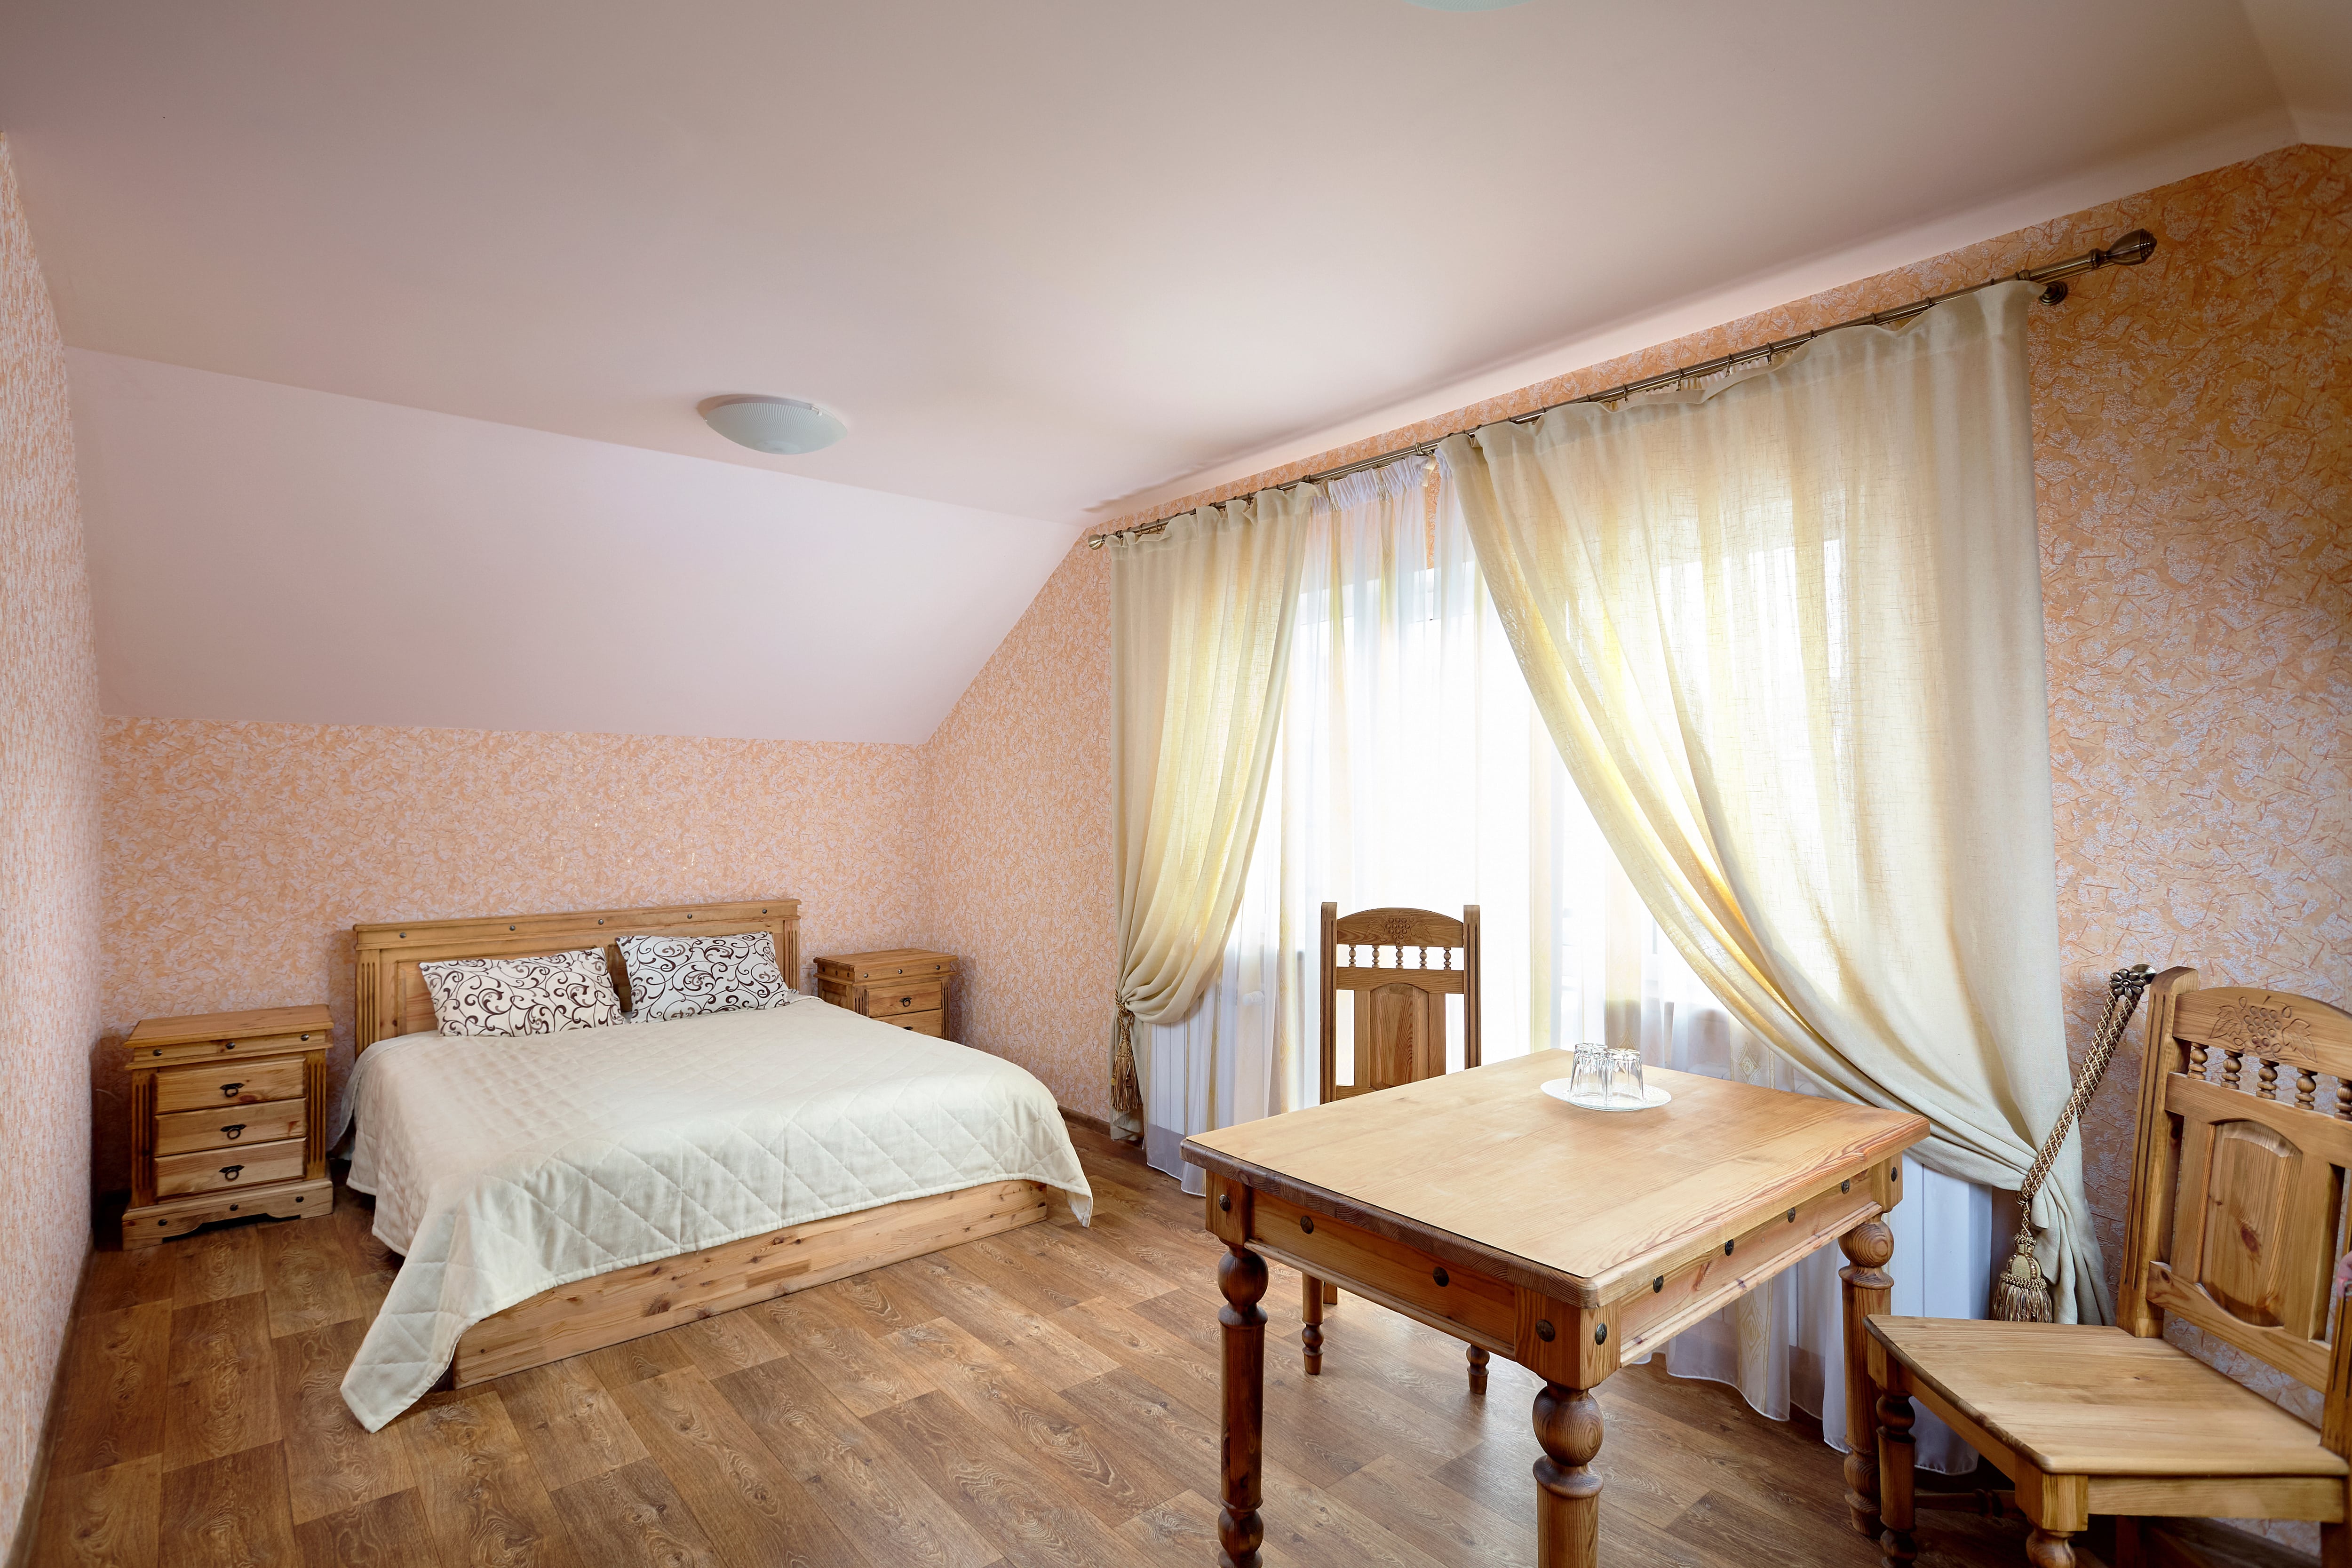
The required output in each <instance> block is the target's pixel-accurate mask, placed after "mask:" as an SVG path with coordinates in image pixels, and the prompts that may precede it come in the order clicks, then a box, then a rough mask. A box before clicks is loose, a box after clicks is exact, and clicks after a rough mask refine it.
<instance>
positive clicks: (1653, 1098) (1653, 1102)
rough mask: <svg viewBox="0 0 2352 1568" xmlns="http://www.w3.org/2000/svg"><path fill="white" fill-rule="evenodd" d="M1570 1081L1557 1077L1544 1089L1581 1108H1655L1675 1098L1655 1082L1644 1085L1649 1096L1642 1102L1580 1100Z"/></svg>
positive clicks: (1555, 1096) (1553, 1095) (1558, 1098)
mask: <svg viewBox="0 0 2352 1568" xmlns="http://www.w3.org/2000/svg"><path fill="white" fill-rule="evenodd" d="M1568 1083H1569V1080H1568V1079H1564V1078H1556V1079H1552V1080H1551V1081H1550V1082H1549V1083H1547V1084H1545V1085H1544V1086H1543V1091H1544V1092H1545V1093H1546V1094H1548V1095H1550V1096H1551V1097H1552V1098H1553V1099H1554V1100H1567V1101H1568V1102H1569V1104H1570V1105H1573V1106H1575V1107H1576V1108H1577V1109H1578V1110H1657V1109H1658V1107H1660V1106H1661V1105H1664V1104H1665V1103H1666V1101H1668V1100H1672V1099H1674V1096H1673V1095H1671V1094H1668V1093H1667V1092H1666V1091H1665V1090H1664V1089H1660V1088H1659V1087H1658V1086H1657V1085H1656V1084H1654V1083H1653V1084H1645V1085H1643V1090H1644V1092H1645V1093H1646V1094H1647V1095H1648V1097H1649V1098H1648V1099H1646V1100H1643V1102H1642V1103H1641V1104H1639V1105H1609V1104H1604V1103H1603V1102H1601V1101H1600V1100H1578V1099H1576V1098H1574V1097H1573V1096H1571V1095H1570V1093H1569V1092H1568Z"/></svg>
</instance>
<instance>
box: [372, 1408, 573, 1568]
mask: <svg viewBox="0 0 2352 1568" xmlns="http://www.w3.org/2000/svg"><path fill="white" fill-rule="evenodd" d="M405 1419H406V1420H407V1421H408V1423H409V1426H408V1438H409V1447H410V1451H411V1453H413V1454H414V1455H415V1462H416V1471H417V1479H418V1482H419V1487H418V1490H419V1493H420V1495H421V1498H422V1500H423V1502H424V1505H425V1510H424V1511H425V1528H426V1529H427V1530H428V1531H430V1532H431V1534H432V1537H433V1542H434V1545H435V1548H436V1552H438V1555H439V1557H440V1560H441V1561H442V1562H444V1563H450V1564H452V1565H454V1564H457V1563H479V1564H486V1565H487V1564H497V1565H499V1568H526V1565H528V1568H552V1565H553V1564H557V1563H577V1562H584V1561H587V1560H586V1559H583V1558H581V1557H580V1556H579V1555H578V1554H577V1553H576V1552H573V1551H572V1537H571V1532H570V1531H567V1530H565V1529H564V1527H563V1524H562V1521H560V1520H559V1519H557V1517H556V1514H555V1506H554V1504H552V1503H551V1502H550V1501H549V1500H548V1498H547V1491H546V1489H545V1488H544V1487H543V1486H541V1483H540V1479H539V1471H538V1469H537V1468H535V1467H534V1466H533V1465H532V1464H531V1462H530V1453H529V1451H528V1450H527V1449H525V1448H524V1447H523V1444H522V1439H521V1437H520V1436H518V1435H517V1434H516V1432H515V1429H514V1424H513V1422H511V1421H510V1420H509V1419H508V1417H507V1412H506V1406H505V1405H504V1404H503V1403H502V1402H501V1401H500V1399H499V1396H498V1395H497V1394H475V1395H474V1396H472V1397H470V1398H465V1399H457V1400H453V1401H451V1402H449V1403H448V1404H446V1405H435V1406H434V1407H433V1408H431V1409H429V1410H424V1411H418V1412H414V1413H412V1414H411V1415H409V1416H408V1417H406V1418H405Z"/></svg>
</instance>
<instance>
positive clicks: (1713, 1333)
mask: <svg viewBox="0 0 2352 1568" xmlns="http://www.w3.org/2000/svg"><path fill="white" fill-rule="evenodd" d="M1306 527H1307V559H1306V564H1305V567H1304V570H1303V573H1302V576H1301V581H1300V588H1299V608H1298V615H1299V618H1298V623H1297V626H1296V627H1295V629H1294V631H1293V634H1292V638H1291V643H1290V649H1289V658H1288V664H1287V668H1286V688H1285V692H1284V707H1283V713H1282V721H1281V727H1280V731H1279V738H1278V740H1277V742H1276V758H1275V761H1274V765H1273V766H1274V771H1273V773H1272V775H1271V776H1270V779H1269V782H1268V784H1267V788H1266V804H1265V815H1264V816H1263V818H1262V820H1261V823H1260V826H1259V829H1258V834H1257V838H1256V841H1255V846H1254V847H1253V850H1252V858H1251V861H1250V868H1249V875H1248V879H1247V881H1246V884H1245V886H1244V891H1243V894H1242V902H1241V908H1240V912H1239V914H1238V916H1237V917H1236V919H1235V921H1234V931H1233V935H1232V938H1231V940H1230V941H1229V942H1227V944H1226V947H1225V952H1224V962H1223V970H1222V972H1221V973H1219V974H1218V976H1217V977H1216V978H1215V979H1214V980H1213V982H1212V984H1210V985H1209V987H1208V989H1207V990H1206V991H1205V992H1204V993H1203V994H1202V999H1201V1001H1200V1004H1199V1005H1197V1006H1196V1007H1195V1008H1194V1009H1193V1010H1192V1013H1191V1014H1190V1015H1189V1016H1186V1017H1185V1018H1184V1019H1183V1020H1182V1021H1181V1022H1179V1023H1174V1024H1160V1025H1153V1026H1149V1028H1148V1039H1147V1041H1146V1044H1147V1047H1148V1048H1147V1051H1146V1052H1145V1053H1144V1054H1145V1056H1146V1058H1147V1060H1148V1062H1149V1067H1148V1068H1147V1072H1148V1080H1147V1082H1146V1085H1145V1095H1144V1100H1145V1104H1146V1106H1147V1114H1146V1128H1145V1152H1146V1155H1147V1158H1148V1159H1149V1160H1150V1163H1152V1164H1153V1165H1155V1166H1157V1167H1158V1168H1159V1169H1160V1170H1163V1171H1166V1172H1168V1173H1170V1174H1171V1175H1177V1176H1180V1177H1181V1178H1182V1179H1183V1180H1184V1181H1185V1183H1186V1188H1187V1190H1188V1191H1192V1192H1199V1191H1201V1190H1202V1177H1201V1173H1200V1172H1199V1171H1198V1170H1197V1169H1195V1168H1193V1167H1192V1166H1189V1165H1185V1164H1183V1163H1181V1161H1180V1160H1179V1158H1178V1155H1177V1147H1178V1145H1179V1144H1180V1143H1181V1142H1182V1141H1183V1138H1184V1137H1185V1135H1186V1134H1187V1133H1190V1132H1194V1131H1207V1130H1209V1129H1211V1128H1215V1127H1223V1126H1230V1125H1232V1124H1233V1123H1234V1122H1238V1121H1249V1120H1253V1119H1255V1118H1256V1117H1260V1116H1267V1115H1273V1114H1276V1113H1277V1112H1279V1111H1283V1110H1291V1109H1293V1108H1295V1107H1297V1106H1302V1105H1307V1104H1311V1103H1312V1102H1313V1100H1314V1098H1315V1092H1316V1091H1315V1084H1316V1080H1317V1063H1316V1061H1315V1057H1314V1051H1315V1041H1316V1039H1317V1037H1318V1017H1317V1016H1316V1009H1317V1006H1318V997H1317V994H1316V987H1315V973H1316V970H1315V965H1316V963H1317V958H1318V955H1317V952H1316V950H1315V943H1316V940H1317V929H1318V928H1317V921H1316V913H1317V910H1318V906H1319V905H1321V904H1322V903H1323V901H1324V900H1331V901H1333V902H1336V903H1338V904H1339V907H1340V909H1341V910H1343V911H1345V910H1354V909H1362V908H1369V907H1372V906H1376V905H1381V904H1391V903H1393V904H1405V905H1414V906H1419V907H1423V908H1427V909H1435V910H1446V911H1449V912H1450V911H1452V910H1458V909H1459V908H1460V907H1461V906H1462V905H1463V904H1465V903H1475V904H1477V905H1479V906H1480V921H1481V925H1482V928H1483V936H1484V947H1485V952H1484V958H1485V967H1486V984H1485V987H1484V992H1485V994H1484V998H1483V1000H1484V1004H1485V1014H1486V1016H1485V1034H1484V1040H1483V1046H1484V1050H1485V1055H1486V1059H1487V1060H1489V1061H1496V1060H1500V1059H1502V1058H1507V1057H1512V1056H1517V1055H1520V1054H1522V1053H1524V1052H1527V1051H1529V1050H1539V1049H1544V1048H1546V1047H1552V1046H1565V1045H1570V1044H1572V1043H1574V1042H1575V1041H1577V1040H1606V1041H1608V1042H1609V1043H1610V1044H1612V1045H1628V1046H1635V1047H1639V1048H1640V1049H1641V1050H1642V1051H1643V1056H1644V1057H1645V1058H1647V1059H1648V1060H1650V1061H1652V1062H1655V1063H1657V1064H1658V1065H1661V1066H1665V1067H1673V1068H1679V1069H1681V1070H1684V1071H1688V1072H1700V1073H1707V1074H1710V1075H1713V1076H1717V1077H1727V1078H1737V1079H1740V1080H1742V1081H1746V1082H1754V1083H1764V1084H1769V1085H1771V1086H1773V1087H1776V1088H1783V1089H1795V1090H1797V1091H1798V1092H1801V1093H1811V1092H1817V1089H1816V1086H1814V1085H1812V1084H1811V1082H1810V1081H1809V1080H1807V1079H1804V1078H1803V1077H1802V1075H1801V1074H1799V1073H1798V1072H1796V1071H1795V1070H1794V1069H1793V1068H1789V1067H1788V1066H1787V1065H1786V1064H1785V1063H1784V1062H1783V1061H1782V1060H1781V1059H1780V1058H1779V1057H1778V1055H1777V1054H1776V1053H1773V1052H1771V1051H1769V1050H1768V1049H1767V1048H1766V1047H1765V1046H1764V1045H1763V1043H1762V1041H1760V1040H1759V1038H1758V1037H1756V1036H1755V1035H1754V1034H1752V1033H1751V1032H1750V1031H1748V1029H1747V1028H1746V1027H1745V1026H1743V1025H1741V1024H1740V1023H1738V1020H1736V1019H1735V1018H1734V1017H1733V1016H1731V1015H1730V1014H1729V1013H1727V1011H1726V1010H1725V1009H1724V1008H1723V1007H1722V1005H1720V1004H1719V1003H1717V1000H1716V999H1715V998H1714V997H1713V996H1712V995H1711V994H1708V992H1707V991H1706V987H1705V986H1704V985H1703V984H1701V983H1700V982H1699V981H1698V979H1697V978H1696V975H1694V974H1693V973H1691V971H1690V969H1689V967H1688V966H1687V965H1686V964H1685V963H1683V961H1682V959H1681V958H1680V956H1679V955H1678V954H1677V953H1676V952H1675V950H1674V948H1673V946H1672V944H1671V943H1670V942H1666V941H1665V940H1664V937H1663V934H1662V933H1661V932H1660V931H1659V930H1658V927H1657V925H1656V922H1655V921H1653V920H1652V919H1651V918H1650V916H1649V913H1648V911H1647V910H1645V909H1644V908H1643V904H1642V901H1641V900H1640V898H1639V897H1638V896H1637V895H1636V894H1635V893H1634V891H1633V886H1632V884H1631V883H1630V882H1629V881H1628V880H1627V879H1626V878H1625V876H1624V874H1623V873H1622V871H1621V870H1620V869H1619V868H1618V866H1617V863H1616V861H1615V859H1614V858H1612V855H1611V854H1610V851H1609V848H1608V847H1607V845H1606V844H1605V843H1604V842H1603V840H1602V838H1601V833H1600V830H1599V828H1598V827H1597V826H1595V825H1594V823H1593V821H1592V817H1591V813H1590V812H1588V811H1587V810H1586V809H1585V806H1584V804H1583V801H1582V800H1581V798H1580V796H1579V795H1577V793H1576V791H1575V789H1574V787H1573V786H1572V785H1571V784H1570V782H1569V780H1568V776H1567V773H1566V771H1565V769H1564V768H1563V766H1562V765H1561V763H1560V760H1559V752H1558V751H1557V750H1556V749H1555V748H1554V746H1553V745H1552V743H1551V739H1550V736H1549V733H1548V732H1547V731H1546V730H1545V729H1544V726H1543V721H1542V718H1541V716H1540V715H1539V714H1538V712H1537V711H1536V709H1535V705H1534V702H1533V700H1532V699H1531V698H1530V696H1529V694H1528V688H1527V683H1526V680H1525V678H1524V677H1523V676H1522V675H1521V673H1520V671H1519V668H1518V663H1517V658H1515V656H1514V654H1513V652H1512V650H1511V647H1510V645H1509V642H1508V641H1507V637H1505V634H1504V631H1503V627H1502V625H1501V622H1500V621H1499V619H1498V618H1497V617H1496V614H1495V610H1494V607H1493V605H1492V604H1491V603H1490V602H1489V600H1488V596H1487V594H1486V584H1485V581H1484V579H1483V578H1482V577H1481V575H1480V574H1479V571H1478V566H1477V563H1476V558H1475V554H1474V552H1473V551H1472V549H1471V545H1470V539H1469V534H1468V531H1467V529H1466V527H1465V524H1464V521H1463V518H1462V514H1461V510H1460V508H1459V506H1458V505H1457V504H1456V503H1455V499H1454V494H1453V492H1452V489H1451V486H1450V485H1449V484H1447V483H1444V482H1443V481H1442V480H1439V479H1436V478H1435V477H1434V476H1433V475H1431V474H1430V472H1429V470H1428V468H1427V466H1426V465H1425V464H1423V462H1421V461H1419V460H1412V461H1408V462H1403V463H1397V464H1391V465H1389V466H1387V467H1385V468H1377V469H1372V470H1369V471H1367V472H1364V473H1360V474H1354V475H1349V476H1347V477H1345V478H1343V479H1338V480H1334V481H1333V482H1332V483H1331V484H1330V486H1329V487H1328V493H1327V496H1326V504H1325V505H1324V506H1323V507H1322V508H1321V509H1320V510H1318V511H1317V512H1316V514H1315V515H1314V516H1313V517H1312V518H1311V519H1310V520H1308V521H1307V524H1306ZM1344 1002H1345V999H1344V998H1343V999H1342V1004H1343V1005H1344ZM1138 1032H1139V1036H1140V1035H1145V1034H1147V1030H1146V1029H1144V1028H1140V1027H1139V1031H1138ZM1340 1033H1341V1037H1342V1039H1343V1040H1344V1039H1345V1038H1346V1037H1347V1031H1346V1030H1345V1029H1344V1028H1343V1029H1342V1030H1341V1032H1340ZM1448 1040H1449V1044H1450V1045H1451V1047H1452V1049H1453V1055H1454V1064H1455V1065H1458V1064H1459V1061H1460V1034H1459V1026H1458V1016H1457V1017H1456V1019H1450V1020H1449V1028H1448ZM1344 1076H1345V1075H1344V1071H1343V1079H1344ZM1904 1179H1905V1186H1906V1200H1905V1202H1904V1204H1903V1205H1902V1206H1901V1207H1900V1208H1899V1209H1897V1210H1896V1211H1895V1215H1894V1216H1893V1224H1894V1226H1895V1263H1894V1266H1893V1272H1894V1274H1895V1281H1896V1284H1895V1310H1897V1311H1902V1312H1918V1313H1927V1314H1930V1315H1934V1316H1940V1317H1972V1316H1976V1315H1978V1314H1979V1313H1980V1312H1981V1311H1982V1310H1983V1305H1984V1301H1985V1298H1986V1294H1987V1291H1988V1289H1989V1288H1990V1282H1991V1273H1992V1268H1993V1258H1994V1253H1995V1249H1996V1246H1997V1244H1998V1243H1999V1242H2000V1240H2001V1239H2003V1238H2005V1237H2006V1236H2007V1235H2008V1230H2006V1229H2002V1228H2000V1223H2001V1221H2002V1219H2003V1216H2002V1215H1997V1214H1996V1213H1995V1212H1994V1205H1995V1194H1992V1193H1991V1192H1990V1191H1989V1190H1988V1189H1987V1188H1985V1187H1982V1186H1979V1185H1977V1184H1971V1183H1966V1182H1960V1181H1957V1180H1954V1179H1953V1178H1950V1177H1948V1176H1943V1175H1940V1174H1937V1173H1934V1172H1931V1171H1928V1170H1927V1168H1926V1167H1924V1166H1921V1165H1919V1164H1917V1163H1916V1162H1906V1171H1905V1177H1904ZM2011 1228H2014V1227H2013V1226H2011ZM1841 1261H1843V1259H1842V1258H1839V1257H1838V1255H1837V1254H1836V1252H1835V1250H1834V1249H1832V1250H1831V1251H1830V1252H1827V1253H1824V1254H1822V1255H1819V1256H1817V1257H1815V1258H1811V1259H1810V1260H1808V1262H1807V1263H1806V1264H1804V1265H1801V1266H1800V1267H1799V1268H1795V1269H1791V1270H1790V1271H1788V1272H1787V1273H1784V1274H1783V1275H1781V1276H1780V1279H1777V1280H1776V1281H1774V1282H1773V1284H1772V1285H1771V1286H1769V1288H1767V1289H1764V1290H1760V1291H1759V1292H1757V1293H1756V1294H1754V1295H1752V1296H1750V1297H1748V1299H1747V1300H1744V1301H1742V1302H1740V1303H1739V1304H1738V1305H1737V1306H1735V1307H1733V1308H1731V1309H1729V1310H1726V1311H1725V1312H1722V1313H1719V1314H1717V1316H1716V1317H1715V1318H1713V1319H1710V1320H1708V1321H1706V1322H1704V1323H1700V1324H1697V1325H1695V1326H1694V1327H1692V1328H1691V1329H1689V1330H1686V1331H1685V1332H1684V1333H1683V1334H1682V1335H1680V1336H1679V1337H1678V1338H1677V1339H1676V1340H1675V1342H1673V1343H1671V1344H1670V1345H1669V1346H1668V1347H1667V1348H1666V1351H1665V1352H1664V1353H1665V1355H1666V1358H1667V1366H1668V1369H1669V1370H1670V1371H1672V1372H1674V1373H1675V1374H1677V1375H1680V1376H1690V1377H1704V1378H1710V1379H1713V1380H1716V1381H1718V1382H1723V1383H1727V1384H1732V1385H1734V1386H1735V1387H1737V1388H1738V1390H1739V1392H1740V1393H1741V1394H1742V1395H1743V1396H1744V1397H1745V1398H1746V1399H1747V1400H1748V1403H1749V1404H1750V1405H1754V1406H1755V1407H1756V1409H1758V1410H1759V1411H1760V1412H1761V1413H1763V1414H1765V1415H1770V1416H1773V1417H1775V1418H1778V1419H1786V1418H1787V1416H1788V1415H1789V1412H1790V1408H1791V1406H1794V1407H1796V1408H1800V1409H1804V1410H1807V1411H1811V1412H1812V1413H1814V1414H1816V1415H1819V1416H1820V1417H1821V1418H1822V1426H1823V1428H1824V1430H1825V1432H1827V1433H1828V1434H1829V1435H1830V1436H1831V1437H1832V1441H1834V1440H1835V1437H1836V1436H1837V1435H1838V1434H1841V1433H1842V1432H1843V1430H1844V1392H1845V1391H1844V1383H1843V1376H1842V1374H1841V1373H1840V1372H1839V1369H1841V1368H1842V1367H1843V1359H1842V1355H1843V1352H1842V1349H1841V1345H1842V1340H1841V1330H1840V1321H1839V1313H1838V1310H1837V1300H1838V1294H1837V1266H1838V1264H1839V1263H1840V1262H1841ZM1825 1371H1826V1372H1827V1373H1829V1375H1826V1376H1825V1375H1824V1373H1825ZM1916 1430H1917V1435H1918V1438H1919V1450H1918V1452H1919V1459H1920V1463H1921V1464H1922V1465H1923V1466H1926V1467H1927V1468H1936V1469H1952V1470H1964V1469H1967V1468H1970V1467H1971V1466H1972V1465H1973V1463H1974V1456H1973V1455H1972V1454H1971V1453H1969V1450H1968V1449H1967V1448H1966V1447H1965V1446H1963V1445H1961V1444H1959V1443H1958V1440H1957V1439H1956V1438H1953V1437H1951V1436H1950V1435H1949V1434H1948V1431H1947V1430H1945V1429H1944V1428H1942V1427H1941V1426H1940V1424H1937V1423H1934V1421H1933V1417H1932V1416H1930V1415H1927V1413H1926V1412H1924V1411H1923V1412H1921V1413H1920V1421H1919V1426H1918V1427H1917V1429H1916Z"/></svg>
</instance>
